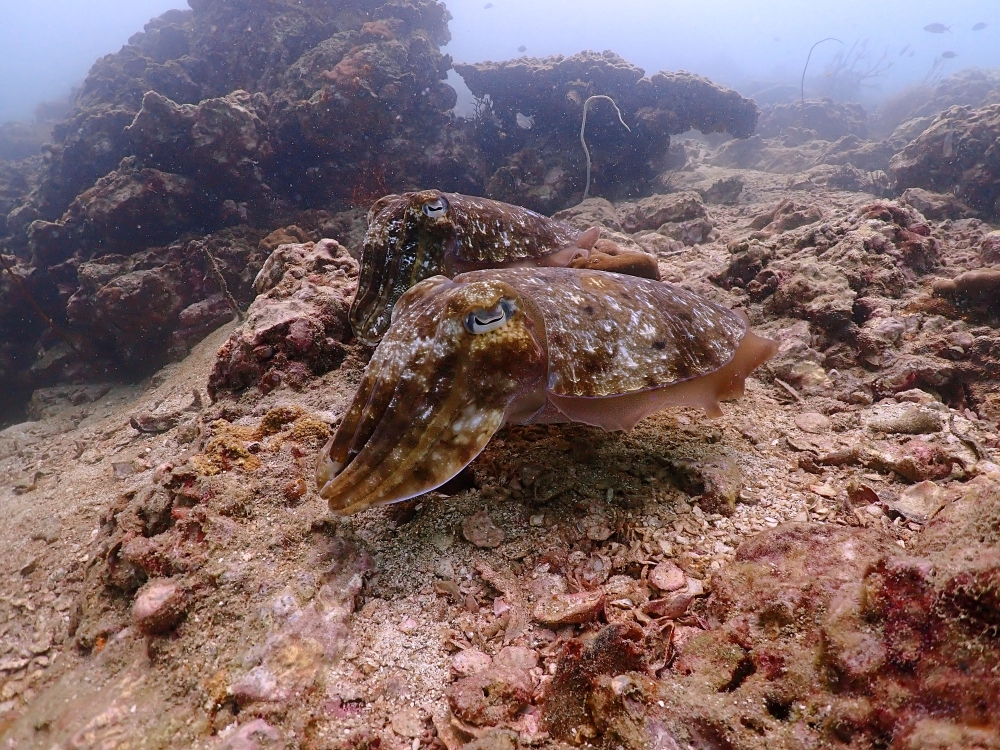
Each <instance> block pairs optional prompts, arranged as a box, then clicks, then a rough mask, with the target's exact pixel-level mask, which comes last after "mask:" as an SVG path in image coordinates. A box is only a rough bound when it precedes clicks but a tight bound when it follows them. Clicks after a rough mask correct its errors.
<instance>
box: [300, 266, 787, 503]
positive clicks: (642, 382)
mask: <svg viewBox="0 0 1000 750" xmlns="http://www.w3.org/2000/svg"><path fill="white" fill-rule="evenodd" d="M775 349H776V344H775V343H774V342H772V341H769V340H767V339H763V338H760V337H758V336H756V335H755V334H753V333H752V332H750V331H749V329H748V326H747V322H746V319H745V318H743V317H741V316H740V315H738V314H736V313H734V312H732V311H731V310H727V309H726V308H723V307H721V306H719V305H716V304H715V303H713V302H710V301H709V300H707V299H704V298H702V297H700V296H698V295H696V294H693V293H691V292H687V291H685V290H683V289H680V288H678V287H674V286H672V285H669V284H659V283H657V282H654V281H649V280H646V279H640V278H634V277H627V276H619V275H617V274H610V273H604V272H601V271H587V270H574V269H562V268H559V269H516V268H515V269H506V270H503V271H499V270H490V271H476V272H473V273H467V274H463V275H461V276H458V277H457V278H456V279H455V280H453V281H452V280H449V279H447V278H444V277H435V278H432V279H428V280H426V281H424V282H421V283H420V284H418V285H416V286H415V287H413V288H412V289H410V290H409V291H408V292H407V293H406V294H404V295H403V296H402V298H401V299H400V301H399V303H398V304H397V305H396V308H395V309H394V311H393V316H392V326H391V328H390V329H389V332H388V333H387V334H386V336H385V338H384V339H383V340H382V343H381V344H380V345H379V347H378V348H377V349H376V350H375V354H374V356H373V357H372V360H371V363H370V364H369V366H368V369H367V370H366V372H365V375H364V378H363V380H362V383H361V386H360V387H359V389H358V392H357V393H356V394H355V396H354V400H353V402H352V404H351V406H350V408H349V409H348V411H347V413H346V415H345V417H344V420H343V422H342V423H341V425H340V427H339V428H338V430H337V432H336V434H335V435H334V437H333V438H332V439H331V441H330V443H328V445H327V446H326V448H325V449H324V450H323V452H322V454H321V458H320V462H319V466H318V468H317V482H318V485H319V487H320V494H321V495H322V496H323V497H325V498H327V499H328V501H329V503H330V508H331V509H332V510H333V511H335V512H337V513H342V514H349V513H354V512H357V511H359V510H362V509H364V508H367V507H370V506H372V505H380V504H384V503H391V502H396V501H399V500H405V499H407V498H410V497H414V496H416V495H419V494H421V493H423V492H427V491H429V490H432V489H435V488H436V487H439V486H441V485H442V484H444V483H445V482H446V481H448V480H449V479H451V478H452V477H453V476H455V474H457V473H458V472H459V471H460V470H461V469H462V468H463V467H465V466H466V465H468V463H470V462H471V461H472V460H473V459H474V458H475V457H476V456H477V455H478V454H479V452H480V451H482V449H483V448H484V447H485V445H486V443H487V442H488V441H489V439H490V437H491V436H492V435H493V433H494V432H495V431H496V430H497V429H499V427H500V426H501V425H502V424H503V423H504V422H516V423H530V422H539V421H541V422H551V421H556V422H559V421H563V422H565V421H576V422H584V423H586V424H592V425H596V426H600V427H603V428H604V429H606V430H622V429H630V428H631V427H632V426H634V425H635V423H636V422H638V421H639V420H640V419H642V418H643V417H645V416H646V415H648V414H650V413H652V412H654V411H658V410H659V409H662V408H664V407H665V406H670V405H691V406H701V407H703V408H705V410H706V411H707V412H708V413H709V414H710V415H712V414H717V413H719V401H720V400H724V399H727V398H733V397H736V396H738V395H740V394H741V393H742V390H743V381H744V379H745V378H746V376H747V375H748V374H749V373H750V372H751V371H752V370H753V369H754V368H755V367H757V366H758V365H759V364H760V363H762V362H763V361H765V360H766V359H767V358H768V357H770V356H771V355H772V354H773V353H774V351H775Z"/></svg>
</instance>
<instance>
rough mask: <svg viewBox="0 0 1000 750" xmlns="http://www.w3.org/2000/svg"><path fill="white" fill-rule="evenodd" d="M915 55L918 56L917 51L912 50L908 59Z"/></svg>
mask: <svg viewBox="0 0 1000 750" xmlns="http://www.w3.org/2000/svg"><path fill="white" fill-rule="evenodd" d="M915 54H917V51H916V50H915V49H911V50H910V54H908V55H907V57H913V56H914V55H915Z"/></svg>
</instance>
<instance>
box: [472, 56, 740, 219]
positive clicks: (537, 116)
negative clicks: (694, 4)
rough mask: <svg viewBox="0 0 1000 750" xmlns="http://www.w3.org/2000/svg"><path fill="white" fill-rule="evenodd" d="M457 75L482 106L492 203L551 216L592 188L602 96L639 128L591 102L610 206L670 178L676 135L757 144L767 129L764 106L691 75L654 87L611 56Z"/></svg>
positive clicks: (481, 67) (534, 61)
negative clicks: (664, 175)
mask: <svg viewBox="0 0 1000 750" xmlns="http://www.w3.org/2000/svg"><path fill="white" fill-rule="evenodd" d="M455 69H456V70H457V71H458V73H459V74H460V75H461V76H462V78H463V79H464V80H465V82H466V84H467V85H468V86H469V88H470V89H471V90H472V93H473V94H474V95H475V96H476V97H477V98H478V100H479V102H480V104H479V111H478V114H477V117H476V122H475V134H476V142H477V143H478V144H479V146H480V148H481V149H482V151H483V154H484V157H485V159H486V163H487V173H488V175H489V176H488V181H487V184H486V187H487V191H488V193H489V194H490V195H491V196H492V197H495V198H499V199H502V200H505V201H509V202H514V203H521V204H523V205H526V206H529V207H531V208H534V209H536V210H541V211H545V212H549V213H551V212H552V211H555V210H557V209H560V208H565V207H566V206H567V205H569V204H571V203H573V202H574V199H579V196H580V195H581V194H582V193H583V191H584V188H585V186H586V163H585V157H584V153H583V149H582V148H581V146H580V124H581V121H582V117H583V110H584V105H585V103H586V102H587V100H588V99H589V98H590V97H592V96H599V95H602V96H608V97H610V98H611V99H612V100H614V102H615V103H616V104H617V105H618V107H619V109H620V110H621V113H622V117H623V120H624V122H625V123H626V125H627V126H628V128H629V129H628V130H626V128H625V127H624V126H623V125H622V123H621V122H619V120H618V115H617V113H616V112H615V111H614V108H613V107H612V106H611V104H610V103H609V102H607V101H606V100H600V99H599V100H594V101H591V103H590V106H589V108H588V115H587V133H586V136H587V138H586V139H587V144H588V147H589V149H590V153H591V159H592V185H591V188H592V190H593V192H595V193H600V194H602V195H605V196H606V197H613V198H622V197H626V196H630V195H636V194H641V192H642V191H643V187H644V186H646V185H648V184H650V182H651V180H652V179H653V177H655V175H656V174H657V173H659V172H660V171H662V169H663V168H664V166H665V162H664V159H666V158H668V148H669V145H670V136H671V135H673V134H678V133H683V132H685V131H687V130H691V129H692V128H696V129H698V130H701V131H702V132H705V133H716V132H719V133H721V132H728V133H730V134H731V135H733V136H735V137H737V138H748V137H749V136H750V135H751V134H752V133H753V131H754V128H755V127H756V124H757V107H756V105H755V104H754V103H753V101H751V100H749V99H745V98H743V97H742V96H740V95H739V94H738V93H737V92H735V91H733V90H731V89H726V88H724V87H721V86H717V85H716V84H713V83H712V82H711V81H709V80H708V79H705V78H702V77H700V76H696V75H692V74H690V73H657V74H655V75H653V76H651V77H648V78H647V77H645V72H644V71H643V70H642V69H641V68H637V67H636V66H634V65H632V64H630V63H628V62H627V61H625V60H623V59H622V58H621V57H619V56H618V55H616V54H614V53H613V52H610V51H605V52H603V53H597V52H590V51H588V52H581V53H579V54H576V55H572V56H570V57H564V56H562V55H556V56H554V57H545V58H527V57H522V58H518V59H516V60H508V61H505V62H499V63H496V62H484V63H477V64H475V65H457V66H455ZM501 135H502V137H501Z"/></svg>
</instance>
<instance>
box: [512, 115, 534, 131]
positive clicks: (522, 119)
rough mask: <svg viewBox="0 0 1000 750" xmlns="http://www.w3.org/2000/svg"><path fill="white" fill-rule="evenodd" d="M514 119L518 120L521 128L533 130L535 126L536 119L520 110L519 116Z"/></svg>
mask: <svg viewBox="0 0 1000 750" xmlns="http://www.w3.org/2000/svg"><path fill="white" fill-rule="evenodd" d="M514 119H515V120H516V121H517V126H518V127H519V128H521V130H531V129H532V128H533V127H535V119H534V118H533V117H526V116H525V115H522V114H521V113H520V112H518V113H517V116H516V117H515V118H514Z"/></svg>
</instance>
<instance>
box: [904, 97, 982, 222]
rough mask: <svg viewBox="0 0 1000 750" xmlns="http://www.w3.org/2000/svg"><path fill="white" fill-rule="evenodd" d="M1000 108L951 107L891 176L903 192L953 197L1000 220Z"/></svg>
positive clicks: (906, 152)
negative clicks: (920, 191) (999, 149)
mask: <svg viewBox="0 0 1000 750" xmlns="http://www.w3.org/2000/svg"><path fill="white" fill-rule="evenodd" d="M998 139H1000V104H993V105H991V106H988V107H982V108H980V109H974V108H972V107H962V106H958V107H951V108H950V109H948V110H947V111H945V112H943V113H942V114H941V115H939V116H938V118H937V119H936V120H935V121H934V123H933V124H932V125H931V126H930V127H929V128H927V130H925V131H924V132H923V133H922V134H921V135H920V136H918V137H917V139H916V140H914V141H913V142H912V143H910V144H909V145H908V146H906V148H904V149H903V150H902V151H900V152H899V153H898V154H896V155H895V156H894V157H892V161H891V162H890V164H889V170H890V172H891V173H892V176H893V178H894V179H895V181H896V187H897V189H906V188H923V189H925V190H930V191H932V192H936V193H947V192H953V193H954V195H955V197H956V198H958V199H959V200H960V201H962V202H964V203H966V204H968V205H969V206H971V207H972V209H974V210H975V211H979V212H982V213H983V214H985V215H988V216H1000V154H998V153H997V148H996V143H997V140H998Z"/></svg>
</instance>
